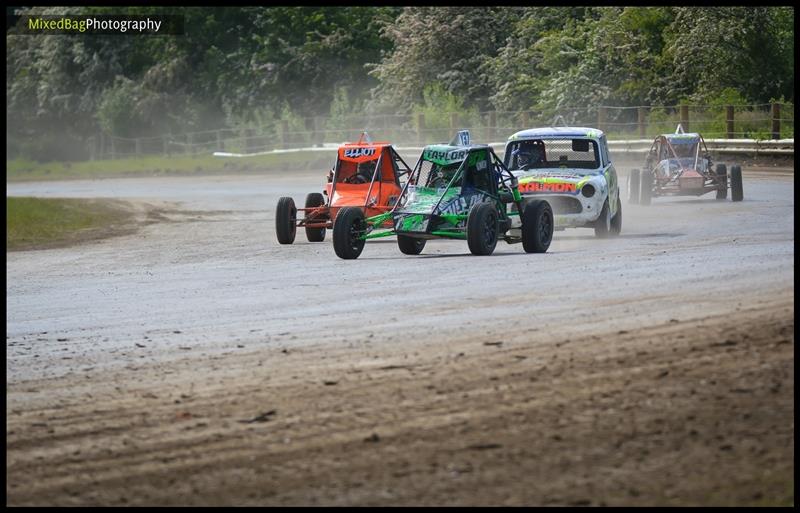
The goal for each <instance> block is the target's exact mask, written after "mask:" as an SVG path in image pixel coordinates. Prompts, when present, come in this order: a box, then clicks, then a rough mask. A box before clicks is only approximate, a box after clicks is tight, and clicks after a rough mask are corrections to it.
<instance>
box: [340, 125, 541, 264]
mask: <svg viewBox="0 0 800 513" xmlns="http://www.w3.org/2000/svg"><path fill="white" fill-rule="evenodd" d="M510 205H514V206H515V207H516V208H514V209H511V208H509V206H510ZM512 210H514V211H513V212H512ZM520 212H521V215H520ZM387 220H391V222H392V227H391V228H386V227H385V224H386V221H387ZM392 235H396V236H397V245H398V246H399V247H400V251H401V252H403V253H405V254H407V255H418V254H419V253H420V252H422V249H423V248H424V247H425V242H426V241H427V240H428V239H435V238H449V239H466V240H467V244H468V246H469V249H470V251H471V252H472V254H474V255H490V254H492V252H493V251H494V248H495V246H496V244H497V240H498V239H501V238H502V239H503V240H505V241H506V242H508V243H509V244H513V243H516V242H522V246H523V248H524V249H525V251H526V252H527V253H544V252H546V251H547V248H549V247H550V242H551V241H552V239H553V211H552V209H551V208H550V204H549V203H548V202H547V201H545V200H539V199H536V200H530V199H527V200H526V201H525V202H524V203H523V201H522V196H520V193H519V190H518V184H517V179H516V178H515V177H514V175H512V174H511V172H509V170H508V169H507V168H506V166H505V165H504V164H503V162H502V161H501V160H500V159H499V158H498V157H497V155H495V153H494V151H493V150H492V148H491V147H490V146H488V145H485V144H470V140H469V132H468V131H466V130H462V131H460V132H458V133H457V134H456V137H455V138H454V139H453V140H452V141H451V142H450V144H435V145H429V146H426V147H425V149H424V150H423V152H422V156H421V157H420V158H419V160H418V161H417V164H416V165H415V166H414V170H413V171H412V172H411V175H410V177H409V180H408V182H407V183H406V184H405V187H404V188H403V191H402V193H401V195H400V199H399V201H398V202H397V204H396V205H395V207H394V208H393V209H392V210H391V211H389V212H386V213H383V214H380V215H376V216H372V217H365V216H364V214H363V212H362V210H361V209H358V208H343V209H342V210H341V211H340V212H339V215H338V216H337V217H336V221H335V223H334V226H333V248H334V250H335V251H336V255H338V256H339V257H340V258H344V259H352V258H358V256H359V255H360V254H361V251H362V250H363V249H364V243H365V242H366V241H367V240H368V239H375V238H378V237H389V236H392Z"/></svg>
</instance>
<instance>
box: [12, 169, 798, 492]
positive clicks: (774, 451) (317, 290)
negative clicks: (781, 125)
mask: <svg viewBox="0 0 800 513" xmlns="http://www.w3.org/2000/svg"><path fill="white" fill-rule="evenodd" d="M323 176H324V173H322V172H317V173H310V172H304V173H286V174H262V175H257V176H221V177H202V178H150V179H144V178H136V179H115V180H97V181H69V182H47V183H18V184H7V194H8V195H35V196H43V197H47V196H51V197H105V198H118V199H124V200H128V201H131V202H133V203H134V204H137V205H139V206H140V208H141V211H142V220H143V221H146V222H145V223H144V224H143V226H142V228H141V229H140V230H139V231H137V232H136V233H135V234H132V235H124V236H120V237H115V238H110V239H105V240H101V241H92V242H89V243H87V244H85V245H81V246H75V247H70V248H60V249H50V250H41V251H24V252H12V253H7V264H6V277H7V285H6V310H7V322H6V330H7V338H6V372H7V378H6V380H7V381H6V384H7V388H6V390H7V393H6V399H7V406H6V421H7V427H6V429H7V437H6V448H7V457H6V462H7V463H6V466H7V473H8V477H7V479H6V491H7V499H6V500H7V504H8V505H104V504H111V505H113V504H135V505H157V504H163V505H189V504H216V505H257V504H260V505H279V504H291V505H301V504H323V505H393V504H398V505H400V504H403V505H406V504H409V505H413V504H430V505H451V504H462V505H483V504H487V505H501V504H510V505H547V504H554V505H555V504H558V505H583V504H587V505H588V504H591V505H601V504H605V505H656V504H668V505H690V504H697V505H700V504H702V505H746V504H755V505H763V504H769V505H772V504H784V505H789V504H793V502H794V485H793V480H794V463H793V454H794V435H793V431H794V284H793V279H794V179H793V176H790V175H786V174H783V175H781V174H766V173H750V172H747V171H746V172H745V175H744V197H745V199H744V201H742V202H740V203H733V202H731V201H730V200H727V201H716V200H715V199H714V197H713V193H711V194H708V195H706V196H704V197H701V198H659V199H656V200H654V202H653V204H652V205H651V206H649V207H643V206H638V205H629V204H627V203H624V200H623V209H624V212H623V228H622V230H623V231H622V235H621V236H620V237H619V238H616V239H609V240H600V239H596V238H595V237H594V233H593V231H592V230H589V229H575V230H567V231H560V232H556V234H555V236H554V241H553V244H552V245H551V247H550V250H549V251H548V253H546V254H532V255H529V254H525V253H524V252H523V250H522V247H521V246H520V245H508V244H505V243H503V242H500V243H498V246H497V249H496V251H495V254H494V255H492V256H488V257H475V256H472V255H471V254H469V250H468V248H467V245H466V241H438V240H437V241H429V242H428V244H427V245H426V247H425V250H424V251H423V253H422V254H421V255H419V256H406V255H403V254H401V253H400V251H399V250H398V248H397V245H396V242H395V241H394V240H393V239H384V240H380V239H379V240H378V241H370V242H368V243H367V245H366V247H365V249H364V252H363V253H362V256H361V257H360V258H359V259H358V260H355V261H344V260H340V259H339V258H337V257H336V255H335V254H334V252H333V248H332V246H331V243H330V232H329V233H328V236H327V239H326V241H325V242H323V243H309V242H306V241H305V237H304V233H303V232H302V230H300V231H298V235H297V240H296V242H295V244H293V245H291V246H280V245H279V244H278V243H277V241H276V239H275V233H274V208H275V205H276V203H277V199H278V197H280V196H284V195H291V196H293V197H294V198H295V202H296V203H297V204H302V202H303V200H304V197H305V194H306V193H307V192H312V191H316V190H317V189H318V188H319V187H320V186H321V183H322V180H323V179H324V178H323ZM622 181H623V182H624V180H622Z"/></svg>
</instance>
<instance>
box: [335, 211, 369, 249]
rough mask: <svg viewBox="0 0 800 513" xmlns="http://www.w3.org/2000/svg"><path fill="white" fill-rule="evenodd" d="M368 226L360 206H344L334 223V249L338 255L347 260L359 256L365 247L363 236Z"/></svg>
mask: <svg viewBox="0 0 800 513" xmlns="http://www.w3.org/2000/svg"><path fill="white" fill-rule="evenodd" d="M366 228H367V224H366V222H365V220H364V212H362V211H361V209H360V208H358V207H344V208H342V209H341V210H340V211H339V213H338V214H337V215H336V221H335V222H334V224H333V250H334V251H335V252H336V256H338V257H339V258H344V259H345V260H351V259H354V258H358V256H359V255H360V254H361V251H362V250H363V249H364V239H362V238H361V236H362V235H364V232H365V231H366Z"/></svg>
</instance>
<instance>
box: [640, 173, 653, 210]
mask: <svg viewBox="0 0 800 513" xmlns="http://www.w3.org/2000/svg"><path fill="white" fill-rule="evenodd" d="M641 182H642V186H641V188H640V189H639V190H640V191H641V192H640V193H639V204H640V205H649V204H650V199H651V198H652V197H653V173H652V172H651V171H645V172H644V173H642V176H641Z"/></svg>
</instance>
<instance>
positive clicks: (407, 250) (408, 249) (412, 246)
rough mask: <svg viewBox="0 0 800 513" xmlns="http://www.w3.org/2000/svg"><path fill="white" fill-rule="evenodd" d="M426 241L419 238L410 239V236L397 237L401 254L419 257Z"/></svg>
mask: <svg viewBox="0 0 800 513" xmlns="http://www.w3.org/2000/svg"><path fill="white" fill-rule="evenodd" d="M425 242H427V241H426V240H425V239H418V238H417V237H409V236H408V235H398V236H397V246H398V247H399V248H400V252H401V253H403V254H405V255H419V254H420V253H422V249H423V248H424V247H425Z"/></svg>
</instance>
